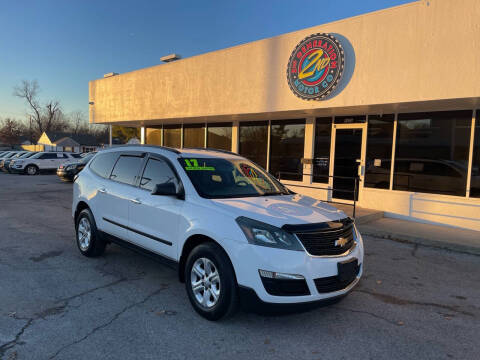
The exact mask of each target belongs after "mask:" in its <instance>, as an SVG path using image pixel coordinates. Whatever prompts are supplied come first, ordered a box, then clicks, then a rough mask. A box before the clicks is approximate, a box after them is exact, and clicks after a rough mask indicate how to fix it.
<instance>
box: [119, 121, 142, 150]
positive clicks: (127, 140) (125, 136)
mask: <svg viewBox="0 0 480 360" xmlns="http://www.w3.org/2000/svg"><path fill="white" fill-rule="evenodd" d="M112 144H114V145H123V144H140V128H134V127H127V126H117V125H113V126H112Z"/></svg>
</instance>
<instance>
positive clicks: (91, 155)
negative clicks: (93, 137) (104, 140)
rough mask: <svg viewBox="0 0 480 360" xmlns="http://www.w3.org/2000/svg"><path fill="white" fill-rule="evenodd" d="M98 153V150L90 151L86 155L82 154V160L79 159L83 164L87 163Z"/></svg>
mask: <svg viewBox="0 0 480 360" xmlns="http://www.w3.org/2000/svg"><path fill="white" fill-rule="evenodd" d="M95 154H96V152H90V153H87V154H85V155H82V158H81V160H80V161H79V162H80V163H81V164H86V163H88V162H89V161H90V159H91V158H92V157H93V156H94V155H95Z"/></svg>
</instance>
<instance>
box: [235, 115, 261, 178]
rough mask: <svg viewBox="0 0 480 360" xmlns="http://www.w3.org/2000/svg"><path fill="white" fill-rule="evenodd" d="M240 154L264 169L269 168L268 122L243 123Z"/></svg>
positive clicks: (241, 125) (241, 124)
mask: <svg viewBox="0 0 480 360" xmlns="http://www.w3.org/2000/svg"><path fill="white" fill-rule="evenodd" d="M239 133H240V134H239V137H240V141H239V143H240V144H239V146H240V148H239V153H240V155H242V156H244V157H246V158H247V159H250V160H252V161H253V162H255V163H257V164H258V165H260V166H262V167H263V168H266V167H267V143H268V122H266V121H256V122H242V123H240V131H239Z"/></svg>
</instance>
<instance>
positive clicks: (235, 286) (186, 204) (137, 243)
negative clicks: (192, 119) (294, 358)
mask: <svg viewBox="0 0 480 360" xmlns="http://www.w3.org/2000/svg"><path fill="white" fill-rule="evenodd" d="M72 215H73V217H74V220H75V229H76V242H77V246H78V248H79V250H80V252H81V253H82V254H83V255H85V256H98V255H101V254H102V253H103V252H104V250H105V246H106V244H107V243H110V242H113V243H117V244H120V245H124V246H126V247H128V248H130V249H133V250H137V251H140V252H146V253H148V254H150V255H155V257H157V258H159V259H161V260H164V262H166V263H167V264H170V265H173V266H174V267H175V268H176V269H178V275H179V279H180V281H182V282H185V285H186V290H187V294H188V297H189V299H190V301H191V303H192V305H193V307H194V309H195V310H196V311H197V312H198V313H200V314H201V315H202V316H204V317H205V318H207V319H209V320H217V319H219V318H221V317H223V316H225V315H227V314H231V313H233V311H234V310H235V308H236V305H237V303H238V300H239V299H240V300H241V302H242V303H243V304H245V305H250V308H252V306H251V305H252V304H254V305H255V307H254V308H258V306H264V305H266V307H268V308H272V307H274V305H280V307H282V308H283V307H285V305H293V304H311V303H312V302H314V303H317V302H323V303H324V302H325V300H327V299H332V298H339V297H342V296H344V295H346V294H347V293H348V292H349V291H350V290H352V288H353V287H354V286H355V285H356V284H357V283H358V281H359V279H360V277H361V275H362V270H363V253H364V252H363V242H362V238H361V236H360V234H359V233H358V231H357V230H356V228H355V225H354V223H353V221H352V220H351V219H350V218H348V217H347V216H346V215H345V214H344V213H343V212H342V211H340V210H337V209H335V208H334V207H332V206H330V205H328V204H326V203H323V202H321V201H319V200H316V199H313V198H310V197H307V196H302V195H298V194H294V193H293V192H291V191H289V190H288V189H287V188H285V187H284V186H283V185H282V184H281V183H280V182H279V181H277V180H276V179H275V178H273V177H272V176H271V175H270V174H268V173H267V172H266V171H265V170H263V169H262V168H261V167H259V166H258V165H256V164H254V163H252V162H251V161H249V160H247V159H245V158H243V157H240V156H238V155H237V154H233V153H227V152H223V151H220V150H207V149H181V150H177V149H170V148H163V147H155V146H140V145H136V146H124V147H117V148H114V149H109V150H104V151H101V152H99V153H98V154H97V155H96V156H95V157H94V158H93V159H92V160H91V161H90V162H89V164H88V166H86V167H85V168H84V170H83V171H81V172H80V173H79V175H78V178H77V179H76V180H75V183H74V188H73V204H72Z"/></svg>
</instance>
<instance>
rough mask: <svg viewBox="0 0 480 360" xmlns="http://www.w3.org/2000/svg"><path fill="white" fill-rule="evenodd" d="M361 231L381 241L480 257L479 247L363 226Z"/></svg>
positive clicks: (360, 227) (364, 234)
mask: <svg viewBox="0 0 480 360" xmlns="http://www.w3.org/2000/svg"><path fill="white" fill-rule="evenodd" d="M359 231H360V233H361V234H362V236H372V237H376V238H380V239H386V240H392V241H396V242H401V243H408V244H417V245H422V246H426V247H432V248H437V249H445V250H450V251H455V252H458V253H463V254H469V255H477V256H480V247H478V246H470V245H465V244H458V243H451V242H445V241H438V240H432V239H426V238H423V237H418V236H413V235H408V234H400V233H394V232H390V231H384V230H370V229H365V228H363V229H362V226H359Z"/></svg>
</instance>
